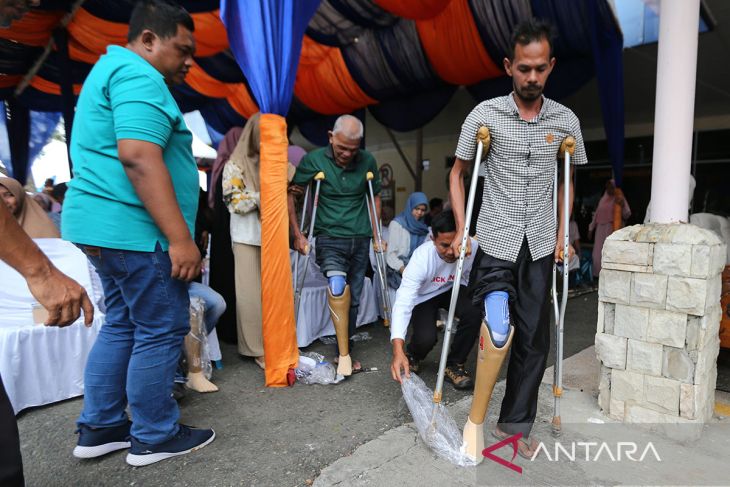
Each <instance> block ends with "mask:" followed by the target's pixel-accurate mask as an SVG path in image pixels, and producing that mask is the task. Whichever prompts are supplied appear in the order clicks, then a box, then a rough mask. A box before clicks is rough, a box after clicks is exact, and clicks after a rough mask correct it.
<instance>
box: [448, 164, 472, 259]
mask: <svg viewBox="0 0 730 487" xmlns="http://www.w3.org/2000/svg"><path fill="white" fill-rule="evenodd" d="M469 167H471V165H470V164H469V163H468V162H466V161H463V160H461V159H459V158H458V157H457V158H456V161H454V166H453V167H452V168H451V172H450V173H449V201H450V202H451V211H453V212H454V220H456V238H454V241H453V242H452V244H451V246H452V247H453V249H454V253H456V254H457V255H458V254H459V247H460V246H461V241H462V239H463V237H464V227H465V226H466V222H465V216H464V208H465V206H466V204H465V201H466V192H465V190H464V175H466V174H469ZM474 177H476V174H475V175H474ZM466 242H467V243H466V245H467V248H466V252H467V255H469V254H470V253H471V239H467V240H466Z"/></svg>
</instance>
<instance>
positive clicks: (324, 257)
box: [316, 235, 370, 351]
mask: <svg viewBox="0 0 730 487" xmlns="http://www.w3.org/2000/svg"><path fill="white" fill-rule="evenodd" d="M369 252H370V238H369V237H352V238H340V237H327V236H325V235H319V236H318V237H317V246H316V261H317V265H318V266H319V268H320V270H321V271H322V274H324V276H325V277H328V273H330V272H335V274H337V273H340V274H342V273H344V274H345V279H347V283H348V284H349V285H350V313H349V330H348V335H349V336H352V335H353V334H354V333H355V328H356V326H357V313H358V311H359V309H360V296H361V295H362V287H363V283H364V281H365V271H366V270H367V266H368V265H369V264H370V256H369ZM350 349H352V340H351V341H350ZM338 351H339V350H338Z"/></svg>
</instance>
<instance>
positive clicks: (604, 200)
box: [588, 179, 631, 277]
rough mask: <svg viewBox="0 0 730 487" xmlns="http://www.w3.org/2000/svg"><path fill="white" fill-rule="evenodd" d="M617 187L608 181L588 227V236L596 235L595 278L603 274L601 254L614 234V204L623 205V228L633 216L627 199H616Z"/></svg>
mask: <svg viewBox="0 0 730 487" xmlns="http://www.w3.org/2000/svg"><path fill="white" fill-rule="evenodd" d="M615 193H616V187H615V186H614V180H613V179H609V180H608V181H606V190H605V191H604V192H603V196H601V200H600V201H599V202H598V207H597V208H596V212H595V213H594V214H593V221H591V224H590V225H589V226H588V236H589V237H590V236H591V235H593V234H594V232H595V239H594V241H593V242H594V243H593V277H598V274H599V273H600V272H601V252H602V251H603V242H605V241H606V238H607V237H608V236H609V235H611V234H612V233H613V206H614V204H619V205H621V219H622V223H621V226H622V227H623V224H624V223H625V222H626V220H628V219H629V217H630V216H631V208H629V204H628V203H627V202H626V198H624V197H623V196H619V199H618V200H617V199H616V195H615Z"/></svg>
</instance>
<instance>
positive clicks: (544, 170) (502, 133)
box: [456, 94, 588, 262]
mask: <svg viewBox="0 0 730 487" xmlns="http://www.w3.org/2000/svg"><path fill="white" fill-rule="evenodd" d="M482 125H484V126H486V127H488V128H489V132H490V134H491V137H492V142H491V145H490V148H489V153H488V155H487V158H486V160H485V161H484V162H483V163H482V170H483V171H480V172H483V174H484V176H485V179H484V196H483V201H482V207H481V210H480V212H479V219H478V220H477V240H478V241H479V247H480V248H481V249H482V251H483V252H484V253H486V254H488V255H490V256H492V257H496V258H498V259H502V260H507V261H510V262H516V261H517V254H518V253H519V251H520V247H521V246H522V242H523V240H524V238H525V236H527V244H528V246H529V249H530V255H531V256H532V259H533V260H537V259H540V258H542V257H545V256H547V255H550V254H552V253H553V252H554V251H555V238H556V233H557V229H556V221H555V214H554V211H553V186H554V183H553V178H554V177H555V170H556V165H557V154H558V150H559V148H560V143H561V142H562V141H563V139H564V138H565V137H566V136H568V135H572V136H573V137H575V140H576V148H575V153H574V155H573V157H572V158H571V162H572V163H573V164H585V163H586V162H588V160H587V158H586V150H585V147H584V145H583V136H582V134H581V131H580V123H579V122H578V117H576V116H575V114H574V113H573V112H572V111H570V110H569V109H568V108H566V107H564V106H563V105H561V104H560V103H557V102H556V101H553V100H550V99H549V98H545V97H543V104H542V109H541V110H540V113H539V114H538V115H537V117H535V118H534V119H533V120H530V121H525V120H522V119H521V118H520V114H519V110H518V108H517V105H516V104H515V101H514V99H513V98H512V95H511V94H510V95H507V96H501V97H497V98H492V99H490V100H486V101H483V102H482V103H480V104H479V105H477V106H476V108H474V110H472V111H471V113H470V114H469V115H468V116H467V117H466V120H464V124H463V125H462V126H461V134H460V136H459V143H458V145H457V147H456V157H458V158H459V159H461V160H463V161H469V162H471V163H472V164H473V161H474V158H475V157H476V148H477V138H476V134H477V130H478V129H479V127H480V126H482Z"/></svg>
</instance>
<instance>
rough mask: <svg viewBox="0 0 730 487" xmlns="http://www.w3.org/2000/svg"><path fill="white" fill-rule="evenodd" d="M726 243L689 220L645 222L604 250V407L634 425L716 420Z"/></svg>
mask: <svg viewBox="0 0 730 487" xmlns="http://www.w3.org/2000/svg"><path fill="white" fill-rule="evenodd" d="M725 257H726V254H725V245H724V244H723V243H722V241H721V240H720V238H719V237H718V236H717V235H715V234H714V233H713V232H711V231H709V230H705V229H702V228H699V227H696V226H694V225H687V224H649V225H635V226H632V227H627V228H623V229H621V230H619V231H617V232H614V233H613V234H612V235H611V236H609V237H608V239H607V240H606V242H605V244H604V246H603V257H602V262H601V265H602V270H601V275H600V282H599V291H598V329H597V333H596V355H597V356H598V359H599V360H600V361H601V378H600V385H599V396H598V402H599V405H600V407H601V409H602V410H603V411H604V412H605V413H607V414H608V415H609V416H611V417H613V418H615V419H619V420H622V421H624V422H626V423H679V422H682V423H684V422H696V423H704V422H706V421H708V420H709V419H710V418H711V417H712V414H713V406H714V397H715V384H716V381H717V355H718V353H719V349H720V340H719V336H718V334H719V326H720V318H721V313H722V312H721V308H720V289H721V273H722V270H723V268H724V266H725Z"/></svg>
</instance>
